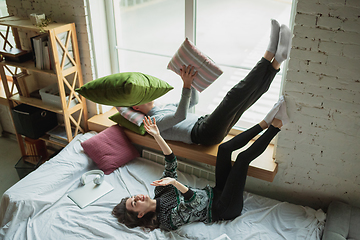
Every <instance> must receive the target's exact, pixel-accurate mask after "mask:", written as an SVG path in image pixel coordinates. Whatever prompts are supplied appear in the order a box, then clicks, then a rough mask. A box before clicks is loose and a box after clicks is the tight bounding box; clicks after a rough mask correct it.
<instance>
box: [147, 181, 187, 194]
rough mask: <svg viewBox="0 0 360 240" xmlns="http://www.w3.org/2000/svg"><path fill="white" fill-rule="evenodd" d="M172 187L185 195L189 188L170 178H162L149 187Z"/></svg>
mask: <svg viewBox="0 0 360 240" xmlns="http://www.w3.org/2000/svg"><path fill="white" fill-rule="evenodd" d="M170 184H171V185H173V186H174V187H176V188H177V189H178V190H179V191H180V192H182V193H186V192H187V191H188V190H189V188H188V187H186V186H185V185H183V184H182V183H180V182H178V181H176V179H174V178H171V177H166V178H162V179H160V180H155V181H153V182H152V183H151V184H150V185H152V186H167V185H170Z"/></svg>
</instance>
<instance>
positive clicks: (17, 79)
mask: <svg viewBox="0 0 360 240" xmlns="http://www.w3.org/2000/svg"><path fill="white" fill-rule="evenodd" d="M26 76H29V74H27V73H25V72H20V73H18V74H15V75H13V76H12V78H13V81H14V83H15V86H16V88H17V90H18V93H19V95H20V96H24V97H29V91H28V88H27V85H26V82H25V77H26Z"/></svg>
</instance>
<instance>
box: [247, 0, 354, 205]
mask: <svg viewBox="0 0 360 240" xmlns="http://www.w3.org/2000/svg"><path fill="white" fill-rule="evenodd" d="M358 2H359V1H348V0H299V1H298V4H297V8H296V16H295V24H294V28H293V33H294V37H293V42H292V43H293V46H292V51H291V54H290V60H289V68H288V73H287V79H286V82H285V85H284V93H285V96H286V100H287V109H288V113H289V116H290V119H291V123H290V124H289V125H287V126H286V127H285V128H284V129H283V131H282V133H281V134H280V135H279V138H278V145H277V150H276V151H277V154H276V160H277V161H278V162H279V169H280V170H279V172H278V174H277V176H276V179H275V181H274V182H273V183H271V184H268V187H270V189H269V190H267V191H268V192H269V196H274V195H276V194H278V195H280V196H281V197H280V199H281V200H287V201H291V202H295V203H301V204H305V205H309V206H313V207H322V208H325V207H326V206H327V205H328V204H329V203H330V202H331V201H332V200H335V199H336V200H342V201H344V202H348V203H350V204H352V205H356V206H360V201H359V200H360V140H359V134H360V80H359V79H360V70H359V69H360V67H359V66H360V22H359V20H358V19H359V17H360V6H359V4H358ZM252 187H256V186H255V183H252ZM262 188H265V187H262ZM285 190H286V191H285ZM260 191H261V190H260ZM265 191H266V190H265ZM287 191H289V192H287ZM278 198H279V197H278Z"/></svg>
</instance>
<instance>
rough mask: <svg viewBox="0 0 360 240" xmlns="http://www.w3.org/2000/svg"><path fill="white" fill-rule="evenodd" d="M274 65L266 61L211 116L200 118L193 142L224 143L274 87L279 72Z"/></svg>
mask: <svg viewBox="0 0 360 240" xmlns="http://www.w3.org/2000/svg"><path fill="white" fill-rule="evenodd" d="M277 72H279V69H278V70H275V69H274V68H273V67H272V65H271V63H270V62H269V61H268V60H266V59H265V58H262V59H261V60H260V61H259V62H258V63H257V64H256V66H255V67H254V68H253V69H252V70H251V71H250V72H249V74H248V75H247V76H246V77H245V78H244V79H243V80H241V81H240V82H239V83H238V84H236V85H235V86H234V87H233V88H232V89H231V90H230V91H229V92H228V93H227V94H226V96H225V97H224V99H223V100H222V101H221V103H220V104H219V106H218V107H217V108H216V109H215V110H214V111H213V112H212V113H211V114H210V115H206V116H203V117H200V118H199V119H198V121H197V122H196V123H195V125H194V127H193V128H192V130H191V140H192V142H193V143H196V144H202V145H213V144H218V143H220V142H221V141H222V140H223V139H224V137H225V136H226V135H227V134H228V133H229V131H230V129H231V128H232V127H233V126H234V125H235V124H236V122H237V121H238V120H239V118H240V117H241V115H242V114H243V113H244V112H245V111H246V110H247V109H248V108H249V107H251V106H252V105H253V104H254V103H255V102H256V101H257V100H258V99H259V98H260V97H261V96H262V95H263V94H264V93H265V92H266V91H267V90H268V89H269V87H270V84H271V83H272V81H273V79H274V77H275V75H276V73H277Z"/></svg>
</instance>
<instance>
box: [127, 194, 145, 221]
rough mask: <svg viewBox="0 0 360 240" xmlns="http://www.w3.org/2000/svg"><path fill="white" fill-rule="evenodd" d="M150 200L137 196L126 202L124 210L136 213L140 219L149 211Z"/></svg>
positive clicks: (141, 195) (140, 195)
mask: <svg viewBox="0 0 360 240" xmlns="http://www.w3.org/2000/svg"><path fill="white" fill-rule="evenodd" d="M150 203H151V198H150V197H149V196H148V195H143V194H138V195H136V196H132V197H130V198H129V199H128V200H126V209H127V210H129V211H133V212H137V213H138V217H139V218H141V217H142V216H144V215H145V214H146V213H147V212H149V209H150Z"/></svg>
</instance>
